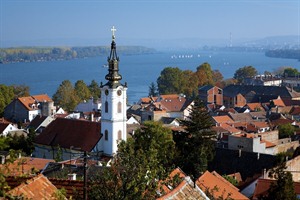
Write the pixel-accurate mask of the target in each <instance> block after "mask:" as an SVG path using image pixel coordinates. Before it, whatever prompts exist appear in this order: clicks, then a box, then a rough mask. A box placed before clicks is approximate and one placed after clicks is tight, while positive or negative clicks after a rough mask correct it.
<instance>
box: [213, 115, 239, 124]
mask: <svg viewBox="0 0 300 200" xmlns="http://www.w3.org/2000/svg"><path fill="white" fill-rule="evenodd" d="M213 119H214V120H215V122H216V123H218V124H221V123H233V122H234V121H233V120H232V119H231V118H230V117H229V116H228V115H224V116H214V117H213Z"/></svg>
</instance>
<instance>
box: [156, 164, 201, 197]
mask: <svg viewBox="0 0 300 200" xmlns="http://www.w3.org/2000/svg"><path fill="white" fill-rule="evenodd" d="M177 174H178V175H179V177H180V178H182V181H181V182H180V183H179V184H178V185H177V186H176V187H175V188H171V187H168V186H167V185H166V184H163V185H161V188H162V190H163V191H161V192H163V193H164V195H163V196H161V197H159V198H157V200H167V199H168V200H171V199H172V200H173V199H174V200H185V199H187V197H188V198H189V199H197V200H201V199H205V196H206V195H204V192H202V191H201V190H200V188H198V187H195V188H194V187H193V183H192V181H191V180H190V178H189V177H186V175H185V174H184V173H183V172H182V171H181V170H180V169H179V168H177V169H175V170H173V171H172V172H171V173H170V175H169V178H171V179H172V178H173V177H174V176H175V175H177ZM189 180H190V181H189ZM160 183H162V182H160ZM159 188H160V187H159Z"/></svg>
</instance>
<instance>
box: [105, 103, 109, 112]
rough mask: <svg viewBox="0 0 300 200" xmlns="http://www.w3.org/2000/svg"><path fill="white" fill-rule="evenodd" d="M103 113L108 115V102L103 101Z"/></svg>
mask: <svg viewBox="0 0 300 200" xmlns="http://www.w3.org/2000/svg"><path fill="white" fill-rule="evenodd" d="M105 112H106V113H108V102H107V101H105Z"/></svg>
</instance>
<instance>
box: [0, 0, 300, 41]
mask: <svg viewBox="0 0 300 200" xmlns="http://www.w3.org/2000/svg"><path fill="white" fill-rule="evenodd" d="M0 2H1V3H0V6H1V8H0V41H1V44H2V46H3V44H6V43H8V42H12V41H13V42H14V44H18V42H19V43H20V45H22V44H23V43H24V41H30V42H31V43H32V44H33V45H34V43H35V42H36V43H38V41H47V40H48V41H50V40H54V41H55V40H57V41H63V40H64V39H78V40H86V41H87V40H91V41H94V40H99V41H100V39H103V38H108V37H110V35H111V32H110V28H111V26H112V25H114V26H115V27H116V28H117V32H116V36H117V37H121V38H128V39H133V40H134V39H137V40H138V39H179V38H204V39H220V38H221V39H226V38H229V35H230V33H232V38H233V39H240V38H263V37H267V36H278V35H299V23H300V22H299V21H300V17H299V12H300V11H299V7H300V0H285V1H283V0H281V1H277V0H272V1H271V0H262V1H258V0H186V1H184V0H152V1H150V0H147V1H145V0H139V1H138V0H131V1H127V0H123V1H121V0H118V1H116V0H102V1H101V0H98V1H97V0H86V1H83V0H72V1H71V0H70V1H67V0H62V1H58V0H47V1H46V0H39V1H37V0H35V1H34V0H31V1H30V0H0Z"/></svg>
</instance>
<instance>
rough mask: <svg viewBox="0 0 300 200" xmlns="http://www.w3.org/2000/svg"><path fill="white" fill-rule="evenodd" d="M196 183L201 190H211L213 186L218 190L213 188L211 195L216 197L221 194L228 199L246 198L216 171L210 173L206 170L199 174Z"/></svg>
mask: <svg viewBox="0 0 300 200" xmlns="http://www.w3.org/2000/svg"><path fill="white" fill-rule="evenodd" d="M196 183H197V185H198V186H199V187H200V188H201V189H202V190H203V191H207V189H208V190H209V191H211V190H213V189H214V188H215V187H217V188H218V190H215V191H214V193H213V196H214V197H215V198H216V199H217V198H219V197H221V196H223V197H225V198H227V197H228V198H230V199H239V200H244V199H248V198H247V197H246V196H244V195H243V194H241V193H240V192H239V189H238V188H236V187H235V186H233V185H232V184H231V183H229V182H228V181H227V180H225V179H224V178H223V177H222V176H221V175H219V174H218V173H216V172H212V173H210V172H209V171H206V172H205V173H204V174H203V175H202V176H200V177H199V178H198V180H197V182H196Z"/></svg>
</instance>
